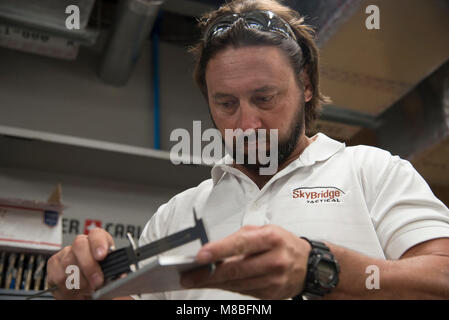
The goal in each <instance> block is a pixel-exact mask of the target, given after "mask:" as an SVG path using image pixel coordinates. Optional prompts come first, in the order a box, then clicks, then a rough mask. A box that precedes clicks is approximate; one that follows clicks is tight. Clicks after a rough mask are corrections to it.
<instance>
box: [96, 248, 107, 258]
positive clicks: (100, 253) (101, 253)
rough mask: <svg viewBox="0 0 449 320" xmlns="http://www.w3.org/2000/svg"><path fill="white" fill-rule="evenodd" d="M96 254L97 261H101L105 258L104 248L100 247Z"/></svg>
mask: <svg viewBox="0 0 449 320" xmlns="http://www.w3.org/2000/svg"><path fill="white" fill-rule="evenodd" d="M95 252H96V254H97V259H101V258H103V255H104V252H105V251H104V249H103V248H102V247H99V248H97V250H96V251H95Z"/></svg>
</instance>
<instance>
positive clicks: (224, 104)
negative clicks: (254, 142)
mask: <svg viewBox="0 0 449 320" xmlns="http://www.w3.org/2000/svg"><path fill="white" fill-rule="evenodd" d="M206 83H207V88H208V99H209V107H210V112H211V116H212V119H213V121H214V123H215V126H216V127H217V129H218V130H219V131H220V132H221V134H222V136H223V137H224V133H225V129H232V130H236V129H242V130H243V131H245V130H248V129H254V130H257V129H266V130H267V134H268V132H269V130H270V129H278V130H279V131H278V136H279V141H278V145H279V164H281V163H282V162H283V160H285V158H287V157H288V156H289V155H290V154H291V153H292V151H293V149H294V148H295V146H296V143H297V141H298V137H299V135H300V134H301V133H302V129H303V127H304V101H308V100H310V98H311V93H310V91H309V90H306V97H304V94H303V92H302V90H301V89H300V87H299V85H298V82H297V79H296V75H295V74H294V71H293V68H292V67H291V65H290V62H289V61H288V58H287V57H286V56H285V55H284V54H283V52H282V51H281V50H280V49H278V48H276V47H273V46H252V47H251V46H250V47H242V48H228V49H225V50H223V51H220V52H219V53H218V54H217V55H216V56H215V57H214V58H213V59H211V60H210V61H209V63H208V65H207V68H206ZM251 147H252V146H248V145H247V144H246V145H245V153H246V152H247V151H248V148H251ZM266 148H267V149H269V142H267V143H266Z"/></svg>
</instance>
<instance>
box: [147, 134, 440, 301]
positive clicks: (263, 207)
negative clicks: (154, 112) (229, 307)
mask: <svg viewBox="0 0 449 320" xmlns="http://www.w3.org/2000/svg"><path fill="white" fill-rule="evenodd" d="M223 163H224V161H223V160H222V161H220V163H217V164H216V165H215V166H214V168H213V169H212V179H209V180H206V181H204V182H202V183H201V184H200V185H198V186H197V187H195V188H191V189H188V190H186V191H184V192H182V193H180V194H178V195H176V196H174V197H173V198H172V199H171V200H170V201H169V202H167V203H166V204H164V205H162V206H161V207H160V208H159V209H158V210H157V212H156V213H155V214H154V215H153V217H152V218H151V220H150V221H149V222H148V223H147V225H146V227H145V228H144V230H143V233H142V236H141V238H140V241H139V244H140V245H144V244H147V243H149V242H151V241H154V240H157V239H159V238H161V237H165V236H167V235H170V234H172V233H174V232H177V231H180V230H182V229H186V228H189V227H191V226H193V225H194V221H193V207H195V209H196V212H197V214H198V216H200V217H202V218H203V220H204V223H205V225H206V227H207V229H208V235H209V238H210V241H214V240H218V239H222V238H224V237H226V236H228V235H230V234H231V233H233V232H236V231H237V230H239V229H240V228H241V227H242V226H244V225H259V226H260V225H265V224H275V225H279V226H281V227H283V228H285V229H286V230H288V231H290V232H292V233H294V234H295V235H297V236H298V237H299V236H305V237H308V238H310V239H313V240H318V241H320V240H321V241H323V240H325V241H328V242H331V243H333V244H336V245H339V246H343V247H346V248H349V249H352V250H355V251H358V252H360V253H361V254H364V255H367V256H371V257H375V258H381V259H385V258H386V259H398V258H400V257H401V255H402V254H403V253H404V252H405V251H406V250H407V249H409V248H411V247H413V246H414V245H416V244H418V243H421V242H423V241H426V240H430V239H435V238H441V237H449V210H448V208H447V207H446V206H445V205H444V204H443V203H442V202H441V201H440V200H438V199H437V198H436V197H435V196H434V195H433V193H432V191H431V190H430V188H429V186H428V185H427V183H426V182H425V181H424V179H423V178H422V177H421V176H420V175H419V174H418V172H417V171H416V170H415V169H414V168H413V166H412V165H411V164H410V163H409V162H408V161H406V160H403V159H400V158H399V157H398V156H392V155H391V154H390V153H389V152H387V151H384V150H381V149H378V148H374V147H368V146H356V147H346V146H345V144H343V143H340V142H338V141H335V140H332V139H330V138H329V137H327V136H326V135H324V134H322V133H319V134H317V136H316V139H315V141H314V142H312V143H311V144H310V145H309V146H308V147H307V148H306V149H305V150H304V152H303V153H302V154H301V156H300V157H299V158H298V159H297V160H295V161H293V162H292V163H290V164H289V165H288V166H287V167H286V168H284V169H283V170H281V171H280V172H278V173H277V174H276V175H275V176H274V177H272V179H271V180H270V181H269V182H268V183H267V184H266V185H265V186H264V187H263V188H262V189H261V190H260V189H259V188H258V187H257V185H256V184H255V183H254V182H253V181H252V180H251V179H249V178H248V177H247V176H246V175H245V174H243V173H242V172H241V171H239V170H237V169H235V168H232V167H231V166H229V165H225V164H223ZM199 248H200V243H199V241H197V242H195V243H191V244H190V245H185V246H183V247H180V248H178V249H174V250H172V251H170V252H169V254H192V255H195V254H196V253H197V251H198V250H199ZM142 298H143V299H250V297H248V296H242V295H239V294H235V293H232V292H228V291H222V290H204V289H196V290H181V291H173V292H166V293H158V294H144V295H142Z"/></svg>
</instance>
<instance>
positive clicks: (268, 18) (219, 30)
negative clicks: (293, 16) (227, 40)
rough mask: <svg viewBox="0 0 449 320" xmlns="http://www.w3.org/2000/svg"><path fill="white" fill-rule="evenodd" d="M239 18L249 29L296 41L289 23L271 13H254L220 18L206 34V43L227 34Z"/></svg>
mask: <svg viewBox="0 0 449 320" xmlns="http://www.w3.org/2000/svg"><path fill="white" fill-rule="evenodd" d="M239 18H242V19H244V20H245V22H246V25H247V26H248V28H251V29H258V30H262V31H272V32H277V33H282V34H283V35H284V36H285V37H287V38H293V39H294V40H296V37H295V36H294V34H293V32H292V31H291V29H290V27H289V26H288V24H287V23H285V22H284V21H283V20H282V19H281V18H279V17H278V16H276V15H275V14H274V13H273V12H271V11H252V12H248V13H242V14H235V13H234V14H232V15H228V16H224V17H221V18H219V19H218V20H217V21H216V22H215V23H214V24H213V25H211V27H210V29H209V30H208V31H207V32H206V41H209V40H210V39H211V38H213V37H216V36H219V35H221V34H223V33H224V32H226V31H227V30H228V29H229V28H230V27H231V26H232V25H233V24H234V23H235V22H236V21H237V20H238V19H239Z"/></svg>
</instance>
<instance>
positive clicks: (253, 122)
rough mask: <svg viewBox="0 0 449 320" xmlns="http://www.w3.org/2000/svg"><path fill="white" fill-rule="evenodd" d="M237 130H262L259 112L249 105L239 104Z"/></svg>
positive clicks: (245, 103)
mask: <svg viewBox="0 0 449 320" xmlns="http://www.w3.org/2000/svg"><path fill="white" fill-rule="evenodd" d="M238 128H240V129H242V130H243V131H245V130H248V129H254V130H257V129H261V128H262V120H261V118H260V114H259V110H258V109H257V108H256V107H254V106H252V105H251V104H250V103H247V102H240V108H239V121H238Z"/></svg>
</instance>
